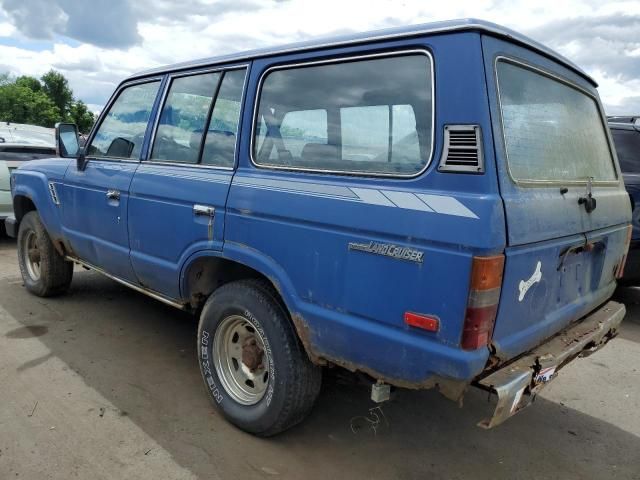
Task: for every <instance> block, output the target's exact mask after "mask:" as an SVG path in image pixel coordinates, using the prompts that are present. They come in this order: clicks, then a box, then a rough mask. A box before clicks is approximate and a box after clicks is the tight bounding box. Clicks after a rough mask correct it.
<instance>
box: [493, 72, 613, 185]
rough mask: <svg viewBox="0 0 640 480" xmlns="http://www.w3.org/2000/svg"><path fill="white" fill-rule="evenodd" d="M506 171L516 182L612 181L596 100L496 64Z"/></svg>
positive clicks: (545, 78) (537, 75)
mask: <svg viewBox="0 0 640 480" xmlns="http://www.w3.org/2000/svg"><path fill="white" fill-rule="evenodd" d="M496 71H497V76H498V89H499V99H500V109H501V114H502V127H503V133H504V141H505V148H506V153H507V161H508V164H509V171H510V173H511V176H512V177H513V179H514V180H515V181H523V182H527V181H533V182H540V181H542V182H567V181H568V182H572V181H586V180H587V179H588V178H589V177H593V179H594V180H595V181H615V180H616V178H617V177H616V170H615V167H614V163H613V156H612V155H611V151H610V148H609V142H608V140H607V135H606V130H605V124H604V122H603V119H602V115H601V113H600V109H599V108H598V105H597V103H596V100H595V99H594V98H593V97H591V96H590V95H588V94H587V93H585V92H583V91H581V90H580V89H578V88H576V87H573V86H570V85H569V84H567V83H565V82H563V81H560V80H558V79H555V78H552V77H551V76H548V75H545V74H543V73H541V72H538V71H536V70H533V69H531V68H529V67H526V66H523V65H520V64H516V63H513V62H511V61H507V60H499V61H498V62H497V66H496Z"/></svg>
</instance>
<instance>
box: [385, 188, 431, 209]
mask: <svg viewBox="0 0 640 480" xmlns="http://www.w3.org/2000/svg"><path fill="white" fill-rule="evenodd" d="M382 193H383V194H384V195H385V196H386V197H387V198H388V199H389V200H391V201H392V202H393V203H395V204H396V205H397V206H398V207H400V208H406V209H407V210H421V211H423V212H433V210H432V209H431V208H429V206H428V205H426V204H425V203H424V202H422V201H421V200H420V199H419V198H418V197H416V196H415V195H414V194H413V193H409V192H394V191H392V190H383V191H382Z"/></svg>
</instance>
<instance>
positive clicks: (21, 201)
mask: <svg viewBox="0 0 640 480" xmlns="http://www.w3.org/2000/svg"><path fill="white" fill-rule="evenodd" d="M32 210H37V209H36V206H35V204H34V203H33V201H32V200H31V199H30V198H29V197H25V196H24V195H16V196H15V197H14V198H13V214H14V215H15V217H16V221H17V222H18V223H20V221H21V220H22V217H24V216H25V215H26V214H27V213H29V212H30V211H32Z"/></svg>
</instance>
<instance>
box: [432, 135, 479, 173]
mask: <svg viewBox="0 0 640 480" xmlns="http://www.w3.org/2000/svg"><path fill="white" fill-rule="evenodd" d="M438 170H439V171H441V172H458V173H484V158H483V156H482V141H481V135H480V127H479V126H478V125H445V127H444V148H443V151H442V159H441V160H440V166H439V167H438Z"/></svg>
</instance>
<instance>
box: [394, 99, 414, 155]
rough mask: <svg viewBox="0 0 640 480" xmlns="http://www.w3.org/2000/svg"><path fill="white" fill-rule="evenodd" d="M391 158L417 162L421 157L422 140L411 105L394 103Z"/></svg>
mask: <svg viewBox="0 0 640 480" xmlns="http://www.w3.org/2000/svg"><path fill="white" fill-rule="evenodd" d="M391 113H392V117H391V120H392V122H393V126H392V129H391V130H392V134H391V138H392V142H391V159H392V161H394V162H407V163H412V162H413V163H416V162H418V161H419V159H420V142H419V141H418V131H417V128H416V116H415V113H414V111H413V108H412V107H411V105H394V106H393V109H392V110H391Z"/></svg>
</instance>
